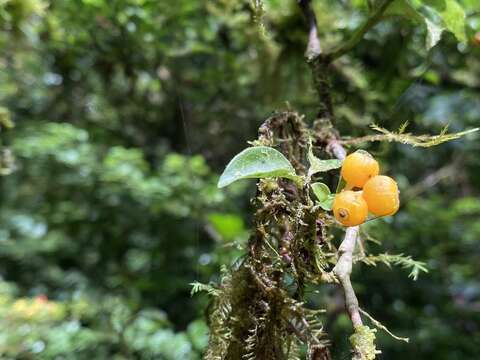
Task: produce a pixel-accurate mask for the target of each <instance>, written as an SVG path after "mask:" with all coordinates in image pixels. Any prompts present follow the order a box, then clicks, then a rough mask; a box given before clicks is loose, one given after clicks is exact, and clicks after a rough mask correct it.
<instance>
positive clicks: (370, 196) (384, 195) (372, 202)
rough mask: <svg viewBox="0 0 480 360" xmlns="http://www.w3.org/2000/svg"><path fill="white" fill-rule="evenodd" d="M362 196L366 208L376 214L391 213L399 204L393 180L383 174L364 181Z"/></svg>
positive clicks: (395, 184)
mask: <svg viewBox="0 0 480 360" xmlns="http://www.w3.org/2000/svg"><path fill="white" fill-rule="evenodd" d="M362 196H363V198H364V199H365V201H366V202H367V205H368V210H369V211H370V212H371V213H373V214H375V215H377V216H387V215H393V214H395V213H396V212H397V210H398V207H399V206H400V198H399V192H398V186H397V183H396V182H395V180H393V179H392V178H391V177H388V176H385V175H378V176H375V177H373V178H371V179H370V180H368V181H367V182H366V183H365V186H364V187H363V194H362Z"/></svg>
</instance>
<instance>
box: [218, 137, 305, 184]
mask: <svg viewBox="0 0 480 360" xmlns="http://www.w3.org/2000/svg"><path fill="white" fill-rule="evenodd" d="M266 177H282V178H287V179H292V180H293V181H295V182H296V183H297V184H299V183H301V178H300V177H299V176H298V175H296V174H295V169H294V168H293V166H292V164H290V162H289V161H288V160H287V158H286V157H285V156H283V154H282V153H281V152H279V151H277V150H275V149H274V148H271V147H268V146H254V147H250V148H247V149H245V150H243V151H242V152H241V153H239V154H237V155H236V156H235V157H234V158H233V159H232V160H231V161H230V162H229V163H228V165H227V167H226V168H225V170H224V171H223V174H222V176H220V179H219V180H218V185H217V186H218V187H219V188H223V187H225V186H227V185H230V184H231V183H233V182H235V181H237V180H241V179H254V178H266Z"/></svg>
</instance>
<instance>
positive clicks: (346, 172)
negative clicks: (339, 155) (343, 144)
mask: <svg viewBox="0 0 480 360" xmlns="http://www.w3.org/2000/svg"><path fill="white" fill-rule="evenodd" d="M379 171H380V168H379V166H378V162H377V161H376V160H375V159H374V158H373V157H372V155H370V154H369V153H368V152H366V151H356V152H354V153H352V154H350V155H348V156H347V157H346V158H345V160H344V161H343V164H342V170H341V171H340V174H341V175H342V177H343V178H344V179H345V181H346V182H347V184H348V185H349V186H350V187H358V188H362V187H363V185H365V183H366V182H367V180H368V179H370V178H372V177H374V176H376V175H378V173H379Z"/></svg>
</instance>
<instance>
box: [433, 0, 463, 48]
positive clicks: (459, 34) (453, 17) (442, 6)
mask: <svg viewBox="0 0 480 360" xmlns="http://www.w3.org/2000/svg"><path fill="white" fill-rule="evenodd" d="M424 3H425V5H428V6H431V7H432V8H433V9H435V11H436V12H437V13H438V15H439V16H440V17H441V18H442V20H443V23H444V25H445V27H446V28H447V30H449V31H450V32H452V33H453V34H454V35H455V37H456V38H457V39H458V40H459V41H461V42H465V41H467V35H466V33H465V11H464V10H463V7H462V6H461V5H460V4H459V3H458V2H457V1H456V0H426V1H424Z"/></svg>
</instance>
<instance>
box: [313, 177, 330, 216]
mask: <svg viewBox="0 0 480 360" xmlns="http://www.w3.org/2000/svg"><path fill="white" fill-rule="evenodd" d="M312 190H313V193H314V194H315V196H316V197H317V199H318V202H317V205H319V206H320V207H321V208H322V209H323V210H327V211H330V210H332V206H333V200H334V199H335V194H332V193H330V189H329V188H328V186H327V185H325V184H324V183H320V182H317V183H313V184H312Z"/></svg>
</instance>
